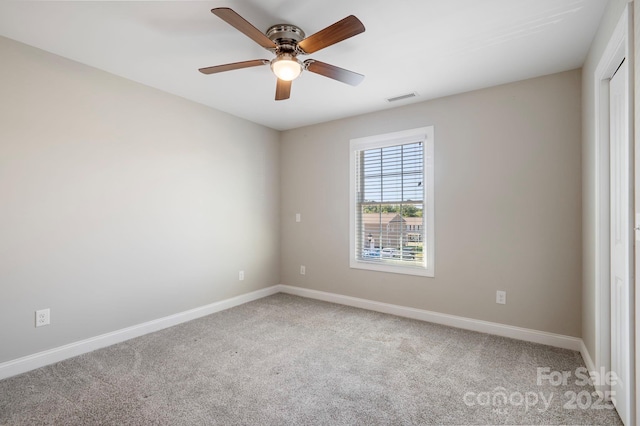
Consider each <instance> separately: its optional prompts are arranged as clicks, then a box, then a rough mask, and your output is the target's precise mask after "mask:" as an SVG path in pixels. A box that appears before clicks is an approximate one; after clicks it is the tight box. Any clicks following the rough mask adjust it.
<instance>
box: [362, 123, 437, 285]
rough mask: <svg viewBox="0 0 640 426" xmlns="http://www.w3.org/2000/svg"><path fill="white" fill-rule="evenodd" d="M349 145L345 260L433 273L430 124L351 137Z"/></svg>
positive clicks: (386, 269) (403, 271)
mask: <svg viewBox="0 0 640 426" xmlns="http://www.w3.org/2000/svg"><path fill="white" fill-rule="evenodd" d="M350 150H351V158H350V161H351V173H350V179H351V183H350V187H351V191H350V195H351V203H350V210H351V221H350V234H351V235H350V251H351V254H350V266H351V267H352V268H360V269H370V270H374V271H383V272H394V273H400V274H410V275H423V276H428V277H433V276H434V259H435V256H434V243H435V238H434V211H435V209H434V198H435V197H434V184H433V180H434V166H433V163H434V139H433V126H429V127H422V128H419V129H413V130H407V131H403V132H397V133H389V134H384V135H378V136H370V137H365V138H359V139H352V140H351V143H350Z"/></svg>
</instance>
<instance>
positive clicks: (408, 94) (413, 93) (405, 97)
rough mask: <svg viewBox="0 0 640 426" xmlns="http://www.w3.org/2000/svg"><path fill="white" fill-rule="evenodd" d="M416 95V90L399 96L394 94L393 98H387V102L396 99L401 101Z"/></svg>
mask: <svg viewBox="0 0 640 426" xmlns="http://www.w3.org/2000/svg"><path fill="white" fill-rule="evenodd" d="M416 96H418V94H417V93H416V92H412V93H407V94H406V95H400V96H395V97H393V98H387V102H397V101H401V100H403V99H409V98H415V97H416Z"/></svg>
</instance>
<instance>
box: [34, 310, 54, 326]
mask: <svg viewBox="0 0 640 426" xmlns="http://www.w3.org/2000/svg"><path fill="white" fill-rule="evenodd" d="M49 324H51V311H50V310H49V308H47V309H41V310H39V311H36V327H42V326H43V325H49Z"/></svg>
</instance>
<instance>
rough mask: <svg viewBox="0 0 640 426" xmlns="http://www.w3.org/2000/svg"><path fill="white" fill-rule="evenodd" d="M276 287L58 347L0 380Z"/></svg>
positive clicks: (6, 368) (9, 366)
mask: <svg viewBox="0 0 640 426" xmlns="http://www.w3.org/2000/svg"><path fill="white" fill-rule="evenodd" d="M279 291H280V290H279V289H278V286H272V287H267V288H263V289H260V290H257V291H253V292H251V293H247V294H242V295H240V296H236V297H232V298H230V299H225V300H221V301H219V302H215V303H211V304H209V305H205V306H201V307H199V308H195V309H190V310H188V311H184V312H180V313H177V314H174V315H169V316H167V317H164V318H159V319H156V320H153V321H148V322H145V323H142V324H138V325H134V326H131V327H127V328H123V329H121V330H116V331H113V332H111V333H106V334H102V335H100V336H96V337H91V338H89V339H85V340H81V341H78V342H74V343H70V344H68V345H64V346H59V347H57V348H53V349H49V350H46V351H43V352H38V353H36V354H33V355H28V356H25V357H22V358H18V359H14V360H11V361H7V362H3V363H1V364H0V380H2V379H5V378H7V377H11V376H15V375H17V374H21V373H25V372H27V371H30V370H34V369H36V368H40V367H44V366H45V365H50V364H53V363H56V362H59V361H62V360H65V359H68V358H72V357H75V356H78V355H82V354H84V353H87V352H91V351H94V350H96V349H100V348H104V347H106V346H110V345H113V344H116V343H120V342H124V341H125V340H129V339H133V338H134V337H139V336H142V335H144V334H148V333H153V332H154V331H158V330H162V329H164V328H168V327H172V326H174V325H178V324H181V323H183V322H187V321H191V320H194V319H196V318H200V317H204V316H207V315H211V314H213V313H216V312H220V311H224V310H226V309H229V308H233V307H235V306H238V305H242V304H244V303H247V302H252V301H254V300H257V299H261V298H263V297H267V296H271V295H272V294H276V293H278V292H279Z"/></svg>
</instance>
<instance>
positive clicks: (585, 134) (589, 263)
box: [582, 0, 627, 358]
mask: <svg viewBox="0 0 640 426" xmlns="http://www.w3.org/2000/svg"><path fill="white" fill-rule="evenodd" d="M626 4H627V1H626V0H610V1H609V4H608V6H607V10H606V12H605V15H604V17H603V19H602V22H601V24H600V28H599V30H598V33H597V35H596V37H595V38H594V40H593V43H592V45H591V49H590V51H589V56H588V57H587V60H586V62H585V64H584V66H583V68H582V113H583V117H582V164H583V167H582V220H583V230H582V235H583V258H582V265H583V272H582V275H583V283H582V304H583V307H584V308H583V310H582V339H583V340H584V343H585V346H586V348H587V350H588V351H589V354H590V355H591V357H592V358H593V357H594V356H595V333H596V328H597V327H598V324H596V305H595V285H596V277H595V265H596V246H595V241H596V240H595V237H596V235H595V229H596V202H595V201H596V200H595V193H596V179H595V177H596V176H595V175H596V163H595V160H596V143H595V120H596V117H595V108H596V107H595V100H594V97H595V92H594V78H595V77H594V73H595V70H596V67H597V66H598V62H599V61H600V59H601V57H602V54H603V52H604V49H605V48H606V45H607V43H608V41H609V38H610V37H611V34H612V32H613V30H614V28H615V26H616V24H617V23H618V20H619V19H620V16H621V15H622V12H623V10H624V8H625V6H626Z"/></svg>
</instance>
